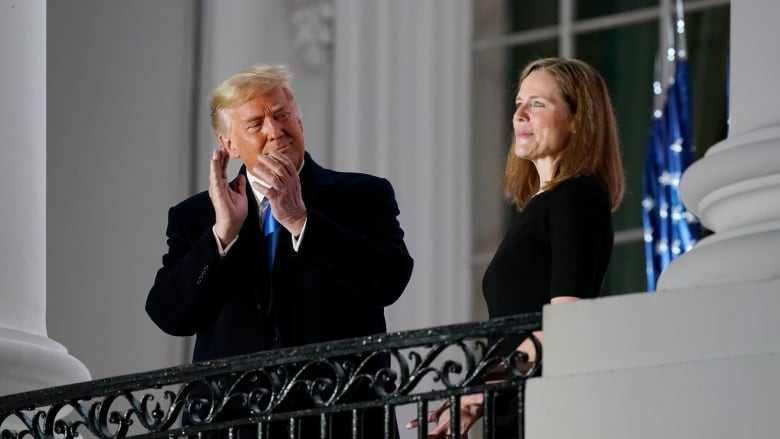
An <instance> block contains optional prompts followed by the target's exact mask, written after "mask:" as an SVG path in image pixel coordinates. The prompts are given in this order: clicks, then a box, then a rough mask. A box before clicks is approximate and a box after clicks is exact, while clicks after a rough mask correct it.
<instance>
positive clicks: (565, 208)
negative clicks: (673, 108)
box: [429, 58, 624, 439]
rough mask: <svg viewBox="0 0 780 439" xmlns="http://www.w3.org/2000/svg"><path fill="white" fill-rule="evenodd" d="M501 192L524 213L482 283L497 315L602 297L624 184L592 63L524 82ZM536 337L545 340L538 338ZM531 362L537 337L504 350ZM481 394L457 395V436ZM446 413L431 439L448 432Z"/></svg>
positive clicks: (502, 414)
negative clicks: (614, 216)
mask: <svg viewBox="0 0 780 439" xmlns="http://www.w3.org/2000/svg"><path fill="white" fill-rule="evenodd" d="M515 107H516V109H515V113H514V115H513V117H512V125H513V128H514V136H513V138H512V144H511V148H510V150H509V154H508V158H507V164H506V170H505V175H504V189H505V191H506V194H507V196H508V198H509V199H510V200H511V201H512V202H513V203H514V204H515V205H516V206H517V209H518V210H519V212H520V213H519V215H517V217H516V218H515V219H514V221H513V223H512V224H511V225H510V227H509V230H508V231H507V234H506V236H505V237H504V240H503V241H502V242H501V244H500V245H499V247H498V250H497V251H496V253H495V255H494V256H493V260H492V261H491V262H490V265H489V266H488V268H487V270H486V272H485V276H484V278H483V280H482V289H483V294H484V296H485V301H486V302H487V307H488V312H489V315H490V317H491V318H496V317H503V316H507V315H514V314H523V313H531V312H540V311H542V307H543V306H544V305H546V304H548V303H551V304H557V303H562V302H571V301H574V300H579V299H587V298H593V297H597V296H598V295H599V293H600V290H601V287H602V283H603V280H604V274H605V273H606V270H607V265H608V263H609V259H610V256H611V254H612V245H613V236H614V233H613V230H612V219H611V218H612V212H613V211H614V210H615V209H617V207H618V205H619V204H620V201H621V199H622V197H623V190H624V178H623V167H622V163H621V160H620V150H619V144H618V136H617V128H616V124H615V116H614V113H613V109H612V104H611V102H610V98H609V93H608V91H607V87H606V85H605V83H604V80H603V79H602V77H601V76H600V75H599V74H598V72H596V71H595V70H594V69H593V68H592V67H591V66H589V65H588V64H586V63H584V62H582V61H578V60H572V59H560V58H544V59H539V60H536V61H533V62H531V63H530V64H528V66H526V68H525V69H524V70H523V72H522V74H521V75H520V80H519V90H518V92H517V95H516V98H515ZM534 335H535V336H536V337H537V338H538V339H539V340H540V341H542V339H543V334H542V331H537V332H535V333H534ZM513 349H516V350H519V351H523V352H525V353H527V354H528V356H529V362H533V361H535V349H534V348H533V344H532V343H531V340H525V341H522V343H521V342H520V340H517V341H515V342H513V343H512V344H509V345H508V346H506V353H507V354H508V353H511V351H512V350H513ZM516 404H517V401H516V395H514V396H512V395H507V396H501V395H500V396H499V397H498V399H497V400H496V403H495V407H496V413H495V430H494V431H495V432H496V435H495V437H496V438H502V439H504V438H512V437H517V434H518V432H517V425H518V422H517V409H516V407H517V406H516ZM481 407H482V394H476V395H466V396H464V397H462V398H461V431H462V432H463V433H465V432H466V431H467V430H468V429H469V428H470V427H471V426H472V425H473V424H474V422H475V421H476V420H477V419H478V418H479V417H480V416H481ZM448 418H449V410H441V409H440V410H437V411H435V412H432V413H431V416H430V418H429V420H430V421H433V422H438V425H437V427H436V428H434V429H433V430H431V435H430V436H429V437H445V435H446V434H447V433H448V432H449V429H450V426H449V419H448Z"/></svg>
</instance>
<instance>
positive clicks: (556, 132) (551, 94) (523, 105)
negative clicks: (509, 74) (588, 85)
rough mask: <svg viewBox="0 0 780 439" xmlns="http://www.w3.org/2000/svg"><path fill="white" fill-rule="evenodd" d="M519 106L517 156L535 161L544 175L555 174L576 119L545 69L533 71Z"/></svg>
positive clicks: (518, 99)
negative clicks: (553, 172)
mask: <svg viewBox="0 0 780 439" xmlns="http://www.w3.org/2000/svg"><path fill="white" fill-rule="evenodd" d="M515 107H516V109H515V114H514V116H513V117H512V125H513V126H514V129H515V151H514V152H515V155H517V156H518V157H520V158H523V159H526V160H530V161H532V162H534V164H535V165H536V168H537V170H539V171H540V174H542V173H543V170H549V172H550V173H551V172H552V169H553V167H554V165H555V162H556V161H557V160H558V158H559V157H560V156H561V152H562V151H563V149H564V147H565V146H566V141H567V139H568V138H569V135H570V134H571V133H572V132H574V116H573V115H572V114H571V113H570V112H569V107H568V105H567V104H566V101H564V99H563V95H562V94H561V91H560V89H559V88H558V84H557V83H556V82H555V78H553V76H552V75H550V74H549V73H547V72H546V71H545V70H543V69H540V70H534V71H533V72H531V73H530V74H529V75H528V76H527V77H526V78H525V79H524V80H523V82H522V83H521V84H520V90H519V91H518V93H517V97H516V98H515ZM543 177H545V176H543ZM547 177H548V178H546V179H549V178H551V177H552V175H549V176H547ZM543 180H544V179H543Z"/></svg>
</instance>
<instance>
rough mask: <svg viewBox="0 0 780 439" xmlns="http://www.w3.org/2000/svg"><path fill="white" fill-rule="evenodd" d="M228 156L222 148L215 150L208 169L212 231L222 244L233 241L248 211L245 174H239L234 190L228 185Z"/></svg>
mask: <svg viewBox="0 0 780 439" xmlns="http://www.w3.org/2000/svg"><path fill="white" fill-rule="evenodd" d="M229 160H230V156H229V155H228V153H227V151H225V150H223V149H218V150H215V151H214V153H213V154H212V155H211V167H210V169H209V198H211V204H213V205H214V213H215V214H216V221H215V222H214V231H215V232H216V233H217V236H219V240H220V241H221V243H222V245H223V246H225V245H227V244H229V243H230V242H231V241H233V240H234V239H235V238H236V236H238V232H239V231H240V230H241V226H242V225H243V224H244V220H246V217H247V213H248V211H249V207H248V203H247V198H246V176H244V175H239V176H238V180H237V181H236V190H233V189H231V188H230V186H229V185H228V177H227V165H228V161H229Z"/></svg>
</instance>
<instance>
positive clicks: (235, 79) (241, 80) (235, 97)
mask: <svg viewBox="0 0 780 439" xmlns="http://www.w3.org/2000/svg"><path fill="white" fill-rule="evenodd" d="M291 78H292V74H290V70H289V69H288V68H287V67H286V66H281V65H277V66H272V65H265V64H257V65H254V66H252V67H250V68H248V69H246V70H243V71H241V72H238V73H236V74H235V75H233V76H231V77H230V78H228V79H226V80H225V81H223V82H222V83H221V84H219V85H218V86H217V88H216V89H214V92H213V93H212V94H211V102H210V108H211V111H210V114H211V127H212V128H213V129H214V134H217V135H219V134H224V133H225V132H227V130H228V129H230V126H229V121H228V120H227V118H226V117H224V116H223V111H222V110H225V109H228V108H233V107H235V106H236V105H240V104H243V103H244V102H246V101H248V100H250V99H252V98H253V97H255V96H258V95H263V94H266V93H270V92H272V91H273V90H274V89H275V88H277V87H281V88H282V91H283V92H284V94H285V95H287V97H288V98H289V99H290V103H292V104H293V105H295V96H294V95H293V92H292V90H291V89H290V79H291ZM296 108H297V107H296Z"/></svg>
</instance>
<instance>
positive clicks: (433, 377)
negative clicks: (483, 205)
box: [0, 314, 541, 439]
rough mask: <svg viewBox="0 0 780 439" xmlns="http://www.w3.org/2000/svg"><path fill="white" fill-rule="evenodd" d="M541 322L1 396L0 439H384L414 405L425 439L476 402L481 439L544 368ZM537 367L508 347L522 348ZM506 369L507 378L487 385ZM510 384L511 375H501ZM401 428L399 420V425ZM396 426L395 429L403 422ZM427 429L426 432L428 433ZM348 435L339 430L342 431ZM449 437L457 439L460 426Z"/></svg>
mask: <svg viewBox="0 0 780 439" xmlns="http://www.w3.org/2000/svg"><path fill="white" fill-rule="evenodd" d="M539 329H541V315H540V314H528V315H521V316H513V317H506V318H501V319H494V320H489V321H483V322H477V323H467V324H457V325H448V326H441V327H435V328H429V329H422V330H413V331H404V332H396V333H390V334H382V335H375V336H369V337H364V338H356V339H349V340H339V341H336V342H332V343H323V344H316V345H308V346H302V347H297V348H288V349H281V350H276V351H267V352H260V353H256V354H251V355H244V356H239V357H232V358H226V359H221V360H216V361H208V362H201V363H193V364H187V365H183V366H178V367H173V368H169V369H161V370H157V371H152V372H147V373H140V374H133V375H125V376H119V377H113V378H106V379H101V380H95V381H89V382H84V383H78V384H71V385H66V386H61V387H54V388H48V389H42V390H37V391H33V392H27V393H19V394H14V395H9V396H4V397H0V435H2V439H23V438H28V437H29V438H30V439H44V438H63V439H75V438H93V437H94V438H101V439H109V438H111V439H113V438H126V437H133V438H139V439H140V438H149V439H151V438H163V437H164V438H171V439H172V438H180V437H197V438H216V437H219V438H222V437H224V438H230V439H233V438H235V439H248V438H255V439H262V438H277V437H282V438H293V439H294V438H338V439H342V438H349V437H352V438H371V439H374V438H379V437H385V438H393V437H396V436H395V435H396V424H397V423H399V421H397V420H396V419H395V418H396V416H395V413H396V409H397V408H399V407H401V406H409V405H411V406H413V407H415V410H413V413H416V417H417V420H418V421H419V428H417V432H416V436H417V437H418V438H425V437H427V435H428V432H429V425H428V423H427V422H426V418H427V417H428V412H429V409H433V408H436V407H439V406H440V401H444V402H445V404H448V405H449V408H448V409H447V410H449V413H450V414H451V422H452V425H458V424H459V423H460V417H459V416H460V410H459V409H460V396H461V395H466V394H475V393H482V394H483V397H484V411H483V417H482V420H481V427H480V428H479V429H480V430H481V431H482V434H483V437H484V438H490V437H493V435H494V409H495V403H494V401H495V398H496V396H497V395H502V394H512V395H517V401H518V402H519V404H518V405H517V408H516V409H515V410H516V411H517V416H516V422H517V436H518V437H522V434H523V413H522V409H523V399H524V398H523V396H524V395H523V391H524V384H525V381H526V379H527V378H529V377H531V376H533V375H534V374H536V373H537V372H538V371H539V368H540V367H541V346H540V344H539V342H538V340H536V339H535V338H534V337H533V331H536V330H539ZM529 338H530V339H531V340H532V341H533V343H534V344H535V345H536V350H537V361H536V362H535V363H533V364H531V365H530V368H529V367H528V363H527V362H526V361H525V360H527V358H524V354H523V353H520V352H517V351H515V350H513V349H507V348H506V347H507V346H518V345H519V342H520V341H522V340H524V339H529ZM498 369H501V370H503V371H504V372H505V373H504V377H505V379H502V380H498V381H492V380H487V379H486V378H487V377H488V376H489V375H490V374H492V373H494V372H495V371H496V370H498ZM507 377H508V378H507ZM400 423H401V424H405V423H406V420H400ZM402 427H403V425H402ZM431 428H432V427H431ZM345 432H346V433H345ZM450 437H453V438H458V437H460V434H459V431H458V429H457V428H453V429H452V435H451V436H450Z"/></svg>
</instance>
